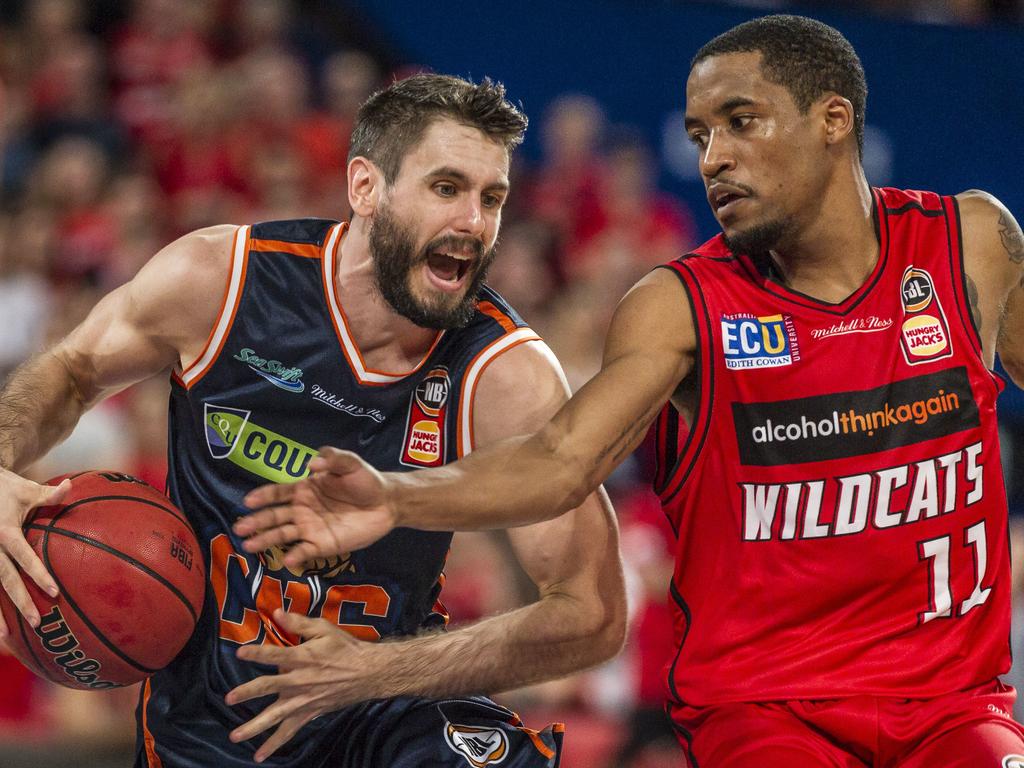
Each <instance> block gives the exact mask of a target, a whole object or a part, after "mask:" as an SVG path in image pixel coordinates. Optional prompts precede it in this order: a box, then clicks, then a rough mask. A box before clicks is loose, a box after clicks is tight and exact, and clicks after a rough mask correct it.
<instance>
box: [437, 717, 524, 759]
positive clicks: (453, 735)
mask: <svg viewBox="0 0 1024 768" xmlns="http://www.w3.org/2000/svg"><path fill="white" fill-rule="evenodd" d="M444 739H445V741H446V742H448V746H449V747H451V748H452V750H454V751H455V752H458V753H459V754H460V755H462V756H463V757H464V758H466V762H468V763H469V764H470V765H472V766H473V768H485V766H488V765H497V764H498V763H500V762H502V761H504V759H505V758H506V757H508V753H509V749H508V736H506V735H505V732H504V731H502V730H501V729H500V728H475V727H473V726H469V725H456V724H455V723H446V724H445V729H444Z"/></svg>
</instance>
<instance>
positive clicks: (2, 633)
mask: <svg viewBox="0 0 1024 768" xmlns="http://www.w3.org/2000/svg"><path fill="white" fill-rule="evenodd" d="M6 639H7V622H6V621H4V615H3V613H0V641H3V640H6Z"/></svg>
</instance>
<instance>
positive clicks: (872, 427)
mask: <svg viewBox="0 0 1024 768" xmlns="http://www.w3.org/2000/svg"><path fill="white" fill-rule="evenodd" d="M732 413H733V421H734V426H735V428H736V440H737V443H738V445H739V451H740V462H741V463H743V464H745V465H747V466H759V467H765V466H777V465H781V464H800V463H805V462H811V461H824V460H827V459H841V458H847V457H850V456H863V455H866V454H870V453H877V452H879V451H885V450H888V449H890V448H896V447H900V446H905V445H913V444H914V443H920V442H923V441H925V440H931V439H934V438H937V437H943V436H945V435H952V434H954V433H956V432H962V431H964V430H967V429H971V428H972V427H977V426H978V424H979V423H980V422H979V419H978V406H977V404H976V403H975V402H974V397H973V395H972V393H971V386H970V382H969V381H968V379H967V369H966V368H952V369H948V370H944V371H939V372H937V373H932V374H928V375H925V376H915V377H913V378H910V379H904V380H903V381H897V382H893V383H892V384H889V385H886V386H883V387H876V388H875V389H867V390H861V391H854V392H833V393H830V394H827V395H816V396H814V397H802V398H795V399H793V400H778V401H775V402H767V403H733V404H732Z"/></svg>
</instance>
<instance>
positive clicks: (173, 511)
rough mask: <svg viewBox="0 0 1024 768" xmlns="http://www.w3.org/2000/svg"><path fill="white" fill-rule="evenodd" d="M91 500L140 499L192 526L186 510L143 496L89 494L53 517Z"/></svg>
mask: <svg viewBox="0 0 1024 768" xmlns="http://www.w3.org/2000/svg"><path fill="white" fill-rule="evenodd" d="M146 487H147V488H152V486H149V485H147V486H146ZM153 490H156V489H155V488H154V489H153ZM90 501H140V502H142V503H143V504H148V505H149V506H151V507H156V508H157V509H159V510H162V511H164V512H166V513H167V514H169V515H170V516H171V517H173V518H174V519H175V520H180V521H181V522H183V523H185V524H186V525H189V526H191V523H189V521H188V518H186V517H185V513H184V512H181V511H180V510H178V509H175V508H172V507H165V506H164V505H163V504H159V503H157V502H155V501H152V500H150V499H146V498H143V497H142V496H89V497H88V498H85V499H79V500H78V501H74V502H72V503H71V504H68V505H67V506H66V507H63V508H62V509H61V510H60V512H58V513H57V514H56V515H54V516H53V518H52V519H53V520H54V521H56V520H58V519H59V518H61V517H63V516H64V514H65V513H67V512H70V511H71V510H72V509H74V508H75V507H80V506H81V505H82V504H85V503H86V502H90ZM179 513H180V514H179Z"/></svg>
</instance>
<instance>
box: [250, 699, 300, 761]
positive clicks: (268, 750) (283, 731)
mask: <svg viewBox="0 0 1024 768" xmlns="http://www.w3.org/2000/svg"><path fill="white" fill-rule="evenodd" d="M312 719H313V718H312V717H311V716H310V715H306V714H302V713H301V712H300V713H296V714H295V715H293V716H291V717H288V718H285V719H284V720H283V721H282V723H281V725H280V726H278V728H277V730H276V731H274V732H273V733H272V734H271V735H270V738H269V739H267V740H266V741H265V742H263V746H261V747H260V748H259V749H258V750H256V756H255V760H256V762H257V763H262V762H263V761H264V760H266V759H267V758H268V757H270V756H271V755H272V754H274V753H275V752H276V751H277V750H278V749H279V748H280V747H282V746H283V745H285V744H287V743H288V742H289V741H291V739H292V737H293V736H294V735H295V734H296V733H298V732H299V729H300V728H301V727H302V726H304V725H305V724H306V723H308V722H309V721H310V720H312Z"/></svg>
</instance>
